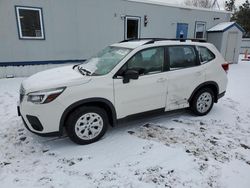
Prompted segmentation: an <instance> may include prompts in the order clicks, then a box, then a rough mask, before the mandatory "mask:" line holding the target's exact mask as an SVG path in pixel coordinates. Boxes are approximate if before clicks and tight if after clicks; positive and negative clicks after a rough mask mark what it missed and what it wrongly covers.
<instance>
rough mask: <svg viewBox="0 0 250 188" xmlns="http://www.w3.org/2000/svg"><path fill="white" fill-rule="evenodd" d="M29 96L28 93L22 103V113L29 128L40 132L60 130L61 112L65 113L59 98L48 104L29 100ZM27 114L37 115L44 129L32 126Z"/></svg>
mask: <svg viewBox="0 0 250 188" xmlns="http://www.w3.org/2000/svg"><path fill="white" fill-rule="evenodd" d="M27 98H28V97H27V95H26V96H25V97H24V99H23V101H22V102H21V103H20V113H21V115H22V118H23V120H24V121H25V124H26V125H27V126H28V128H29V130H31V131H32V132H35V133H39V134H48V133H53V132H59V124H58V122H59V121H60V118H61V114H62V113H63V108H64V107H63V105H62V104H60V103H59V102H58V100H57V99H56V100H54V101H52V102H51V103H48V104H34V103H31V102H28V101H27ZM27 116H34V117H37V118H38V119H39V121H40V123H41V124H42V126H43V130H42V131H37V130H35V129H34V128H33V127H32V126H31V123H30V122H29V120H28V119H27Z"/></svg>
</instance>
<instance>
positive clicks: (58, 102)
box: [18, 39, 228, 144]
mask: <svg viewBox="0 0 250 188" xmlns="http://www.w3.org/2000/svg"><path fill="white" fill-rule="evenodd" d="M227 70H228V64H226V63H225V61H224V59H223V57H222V56H221V54H220V53H219V52H218V50H217V49H216V48H215V47H214V46H213V45H212V44H209V43H204V42H194V41H191V40H179V41H178V40H163V39H158V40H157V39H141V40H133V41H123V42H120V43H117V44H113V45H111V46H109V47H107V48H105V49H104V50H102V51H101V52H100V53H98V54H97V55H96V56H94V57H92V58H90V59H89V60H87V61H86V62H84V63H83V64H80V65H75V66H73V65H72V66H65V67H61V68H56V69H51V70H48V71H44V72H40V73H37V74H35V75H33V76H31V77H29V78H28V79H26V80H25V81H23V83H22V85H21V89H20V104H19V106H18V112H19V115H21V116H22V119H23V121H24V124H25V126H26V127H27V129H29V130H30V131H31V132H33V133H36V134H38V135H41V136H54V135H62V133H63V130H64V128H65V129H66V131H67V134H68V136H69V137H70V138H71V140H72V141H74V142H75V143H77V144H89V143H92V142H95V141H97V140H98V139H100V138H101V137H102V136H103V135H104V133H105V132H106V130H107V127H108V125H111V126H114V125H115V124H116V123H117V120H118V119H122V118H125V117H127V116H131V115H134V114H139V113H143V112H149V111H153V110H162V111H170V110H176V109H181V108H187V107H190V108H191V109H192V111H193V112H194V113H195V114H197V115H206V114H207V113H208V112H209V111H210V110H211V108H212V107H213V104H214V102H215V103H216V102H217V101H218V99H219V98H221V97H222V96H223V95H224V94H225V91H226V86H227V74H226V72H227Z"/></svg>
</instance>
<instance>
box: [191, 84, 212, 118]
mask: <svg viewBox="0 0 250 188" xmlns="http://www.w3.org/2000/svg"><path fill="white" fill-rule="evenodd" d="M204 95H205V96H207V98H206V97H205V98H204V97H203V96H204ZM209 96H210V97H211V98H210V97H209ZM202 97H203V99H204V100H205V101H207V102H206V103H205V102H204V103H203V104H201V102H199V99H202ZM210 99H211V104H210V102H208V100H209V101H210ZM198 103H199V104H198ZM208 104H209V105H208ZM213 105H214V92H213V90H212V89H210V88H203V89H200V90H199V91H197V92H196V93H195V95H194V96H193V99H192V101H191V104H190V107H191V110H192V111H193V113H194V114H195V115H198V116H204V115H207V114H208V113H209V112H210V111H211V109H212V108H213ZM202 109H203V110H202Z"/></svg>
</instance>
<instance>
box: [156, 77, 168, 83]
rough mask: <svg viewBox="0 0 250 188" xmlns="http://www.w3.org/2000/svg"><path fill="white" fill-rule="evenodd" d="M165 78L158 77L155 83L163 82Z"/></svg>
mask: <svg viewBox="0 0 250 188" xmlns="http://www.w3.org/2000/svg"><path fill="white" fill-rule="evenodd" d="M166 80H167V79H166V78H159V79H158V80H157V83H162V82H165V81H166Z"/></svg>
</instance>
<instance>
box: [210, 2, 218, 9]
mask: <svg viewBox="0 0 250 188" xmlns="http://www.w3.org/2000/svg"><path fill="white" fill-rule="evenodd" d="M211 8H218V9H219V10H220V4H219V3H218V0H214V2H213V4H212V7H211Z"/></svg>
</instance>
